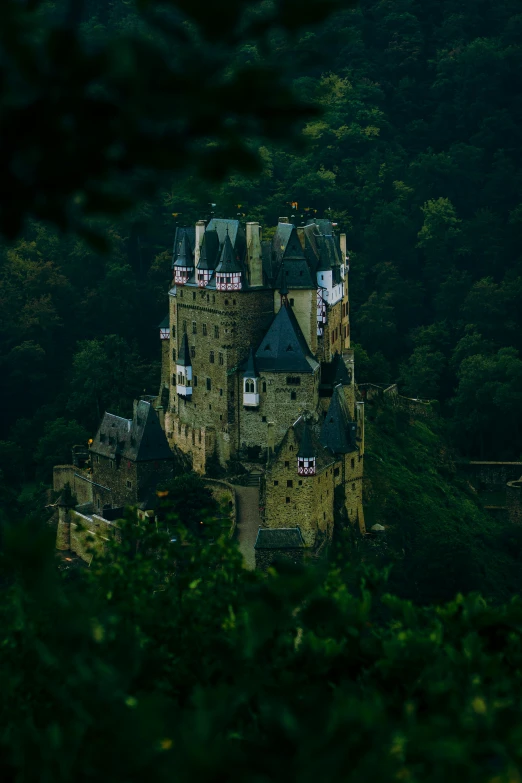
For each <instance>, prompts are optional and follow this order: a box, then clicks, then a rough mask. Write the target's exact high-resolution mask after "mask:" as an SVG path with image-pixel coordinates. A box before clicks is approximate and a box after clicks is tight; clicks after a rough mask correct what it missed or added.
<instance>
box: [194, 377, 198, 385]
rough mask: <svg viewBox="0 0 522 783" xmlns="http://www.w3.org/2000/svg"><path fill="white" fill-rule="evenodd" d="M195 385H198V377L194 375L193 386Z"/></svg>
mask: <svg viewBox="0 0 522 783" xmlns="http://www.w3.org/2000/svg"><path fill="white" fill-rule="evenodd" d="M197 385H198V376H197V375H195V376H194V386H197Z"/></svg>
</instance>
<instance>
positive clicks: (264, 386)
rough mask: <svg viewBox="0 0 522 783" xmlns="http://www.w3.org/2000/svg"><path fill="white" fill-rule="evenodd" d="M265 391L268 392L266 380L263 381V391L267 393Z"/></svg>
mask: <svg viewBox="0 0 522 783" xmlns="http://www.w3.org/2000/svg"><path fill="white" fill-rule="evenodd" d="M265 392H266V382H265V381H263V393H265Z"/></svg>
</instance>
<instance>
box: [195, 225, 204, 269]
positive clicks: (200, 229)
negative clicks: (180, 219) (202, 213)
mask: <svg viewBox="0 0 522 783" xmlns="http://www.w3.org/2000/svg"><path fill="white" fill-rule="evenodd" d="M204 233H205V221H204V220H198V222H197V223H196V247H195V248H194V266H197V265H198V263H199V254H200V252H201V242H202V240H203V234H204Z"/></svg>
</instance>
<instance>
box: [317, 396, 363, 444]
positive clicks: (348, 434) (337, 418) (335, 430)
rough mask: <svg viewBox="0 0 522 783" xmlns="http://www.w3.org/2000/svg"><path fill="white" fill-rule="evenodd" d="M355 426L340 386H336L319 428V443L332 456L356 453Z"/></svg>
mask: <svg viewBox="0 0 522 783" xmlns="http://www.w3.org/2000/svg"><path fill="white" fill-rule="evenodd" d="M356 432H357V425H356V423H355V422H353V421H351V419H350V413H349V411H348V405H347V403H346V400H345V398H344V394H343V390H342V386H336V387H335V389H334V391H333V395H332V399H331V400H330V405H329V407H328V413H327V414H326V418H325V420H324V422H323V426H322V428H321V443H322V444H323V446H325V447H326V448H327V449H330V451H332V452H333V453H334V454H349V453H350V452H351V451H356V450H357V446H356V443H355V436H356Z"/></svg>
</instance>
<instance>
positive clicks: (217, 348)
mask: <svg viewBox="0 0 522 783" xmlns="http://www.w3.org/2000/svg"><path fill="white" fill-rule="evenodd" d="M170 299H171V340H170V346H171V348H170V362H171V372H170V382H171V386H172V391H173V393H172V394H171V412H172V413H174V414H175V415H177V417H179V419H180V421H181V423H182V424H186V425H188V426H189V427H190V428H192V429H195V430H197V429H199V428H203V429H209V428H214V429H215V431H216V438H215V443H214V445H215V447H216V448H217V452H218V456H219V459H220V462H221V463H222V464H225V463H226V462H227V460H228V459H229V458H230V456H231V455H232V454H234V453H235V451H237V449H238V447H239V439H238V426H239V407H238V406H239V405H241V404H242V397H241V395H240V391H241V392H242V389H240V386H239V379H238V374H237V372H236V370H237V367H238V365H239V364H240V363H241V362H242V361H244V360H245V359H246V358H247V355H248V351H249V349H250V347H251V346H254V347H256V346H257V344H258V343H259V341H260V340H261V337H262V336H263V334H264V332H265V331H266V329H267V328H268V326H269V324H270V322H271V320H272V318H273V309H272V292H271V291H265V290H261V291H244V292H241V291H238V292H227V293H225V292H218V291H216V292H211V291H207V290H206V289H192V288H185V287H178V289H177V295H176V297H173V296H171V297H170ZM185 330H186V333H187V338H188V342H189V346H190V349H191V362H192V373H193V382H192V385H193V391H192V396H191V399H189V400H185V399H184V398H182V397H179V396H178V395H176V393H175V381H176V378H175V359H174V354H173V353H172V351H176V356H178V354H179V348H180V345H181V341H182V339H183V334H184V331H185ZM171 431H172V433H173V436H172V437H173V442H174V443H175V444H176V445H178V441H177V431H176V427H175V426H173V427H172V429H171ZM179 447H180V448H182V449H183V446H182V444H181V443H180V444H179ZM189 448H190V444H189ZM207 457H208V455H207Z"/></svg>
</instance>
